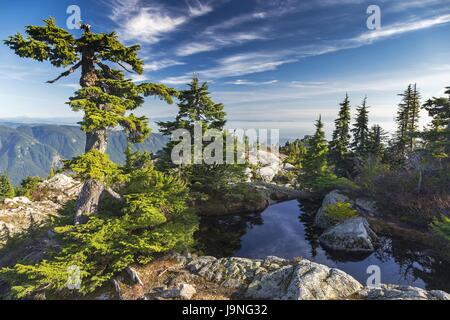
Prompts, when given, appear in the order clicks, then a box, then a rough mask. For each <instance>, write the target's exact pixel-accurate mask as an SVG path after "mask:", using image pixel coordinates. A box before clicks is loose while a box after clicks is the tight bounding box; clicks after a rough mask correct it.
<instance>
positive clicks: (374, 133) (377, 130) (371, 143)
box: [367, 125, 387, 158]
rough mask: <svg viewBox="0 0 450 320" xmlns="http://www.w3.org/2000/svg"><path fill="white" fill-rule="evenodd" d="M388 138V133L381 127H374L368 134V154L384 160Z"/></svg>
mask: <svg viewBox="0 0 450 320" xmlns="http://www.w3.org/2000/svg"><path fill="white" fill-rule="evenodd" d="M386 136H387V133H386V132H385V131H384V130H383V129H382V128H381V127H380V126H379V125H373V126H372V127H371V128H370V131H369V134H368V141H367V153H368V154H369V155H372V156H375V157H377V158H382V157H383V153H384V150H385V145H384V142H385V140H386Z"/></svg>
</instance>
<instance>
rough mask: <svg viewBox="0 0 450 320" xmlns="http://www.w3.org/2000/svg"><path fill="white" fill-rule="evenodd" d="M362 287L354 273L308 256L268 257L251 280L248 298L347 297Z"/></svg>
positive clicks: (314, 298) (300, 298)
mask: <svg viewBox="0 0 450 320" xmlns="http://www.w3.org/2000/svg"><path fill="white" fill-rule="evenodd" d="M361 289H362V286H361V284H360V283H359V282H358V281H356V280H355V279H354V278H353V277H351V276H349V275H348V274H346V273H345V272H343V271H340V270H338V269H330V268H328V267H327V266H324V265H321V264H317V263H314V262H311V261H309V260H305V259H298V260H294V261H286V260H283V259H279V258H275V257H268V258H267V259H265V260H264V261H263V262H262V266H261V269H260V270H258V273H257V275H256V276H255V277H254V278H253V281H252V282H251V283H250V284H249V286H248V288H247V291H246V293H245V296H246V297H247V298H249V299H281V300H335V299H348V298H351V297H352V296H353V295H354V294H356V293H357V292H358V291H359V290H361Z"/></svg>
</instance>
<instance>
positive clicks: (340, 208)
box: [325, 202, 358, 224]
mask: <svg viewBox="0 0 450 320" xmlns="http://www.w3.org/2000/svg"><path fill="white" fill-rule="evenodd" d="M325 214H326V216H327V218H328V219H329V220H330V221H332V223H333V224H338V223H341V222H343V221H345V220H347V219H350V218H355V217H357V216H358V211H356V210H355V209H353V208H352V205H351V203H348V202H337V203H335V204H329V205H328V206H326V207H325Z"/></svg>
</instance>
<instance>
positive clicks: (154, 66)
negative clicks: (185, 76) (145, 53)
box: [144, 59, 186, 71]
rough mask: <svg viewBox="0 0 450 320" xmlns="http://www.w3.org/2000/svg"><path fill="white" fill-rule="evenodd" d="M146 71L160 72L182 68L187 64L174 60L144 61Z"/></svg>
mask: <svg viewBox="0 0 450 320" xmlns="http://www.w3.org/2000/svg"><path fill="white" fill-rule="evenodd" d="M144 62H145V63H144V70H145V71H158V70H161V69H166V68H169V67H174V66H181V65H184V64H186V63H185V62H182V61H178V60H174V59H162V60H156V59H155V60H154V61H150V62H148V61H144Z"/></svg>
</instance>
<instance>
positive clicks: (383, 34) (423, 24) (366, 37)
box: [351, 14, 450, 44]
mask: <svg viewBox="0 0 450 320" xmlns="http://www.w3.org/2000/svg"><path fill="white" fill-rule="evenodd" d="M449 22H450V14H444V15H439V16H435V17H433V18H429V19H422V20H418V19H416V20H413V21H409V22H401V23H395V24H392V25H389V26H385V27H383V28H381V29H379V30H374V31H368V32H365V33H363V34H361V35H359V36H357V37H355V38H353V39H351V41H352V42H355V43H356V44H358V43H361V44H366V43H370V42H373V41H376V40H381V39H384V38H389V37H393V36H397V35H401V34H403V33H407V32H412V31H417V30H422V29H428V28H431V27H435V26H438V25H442V24H446V23H449Z"/></svg>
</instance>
